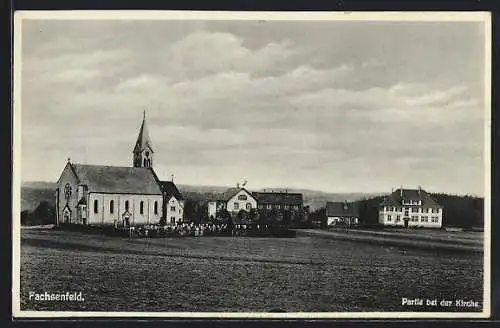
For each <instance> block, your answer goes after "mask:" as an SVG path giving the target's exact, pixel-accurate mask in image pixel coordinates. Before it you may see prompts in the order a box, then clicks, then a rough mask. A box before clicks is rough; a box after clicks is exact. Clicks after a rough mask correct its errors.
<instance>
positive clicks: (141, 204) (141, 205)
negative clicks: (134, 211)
mask: <svg viewBox="0 0 500 328" xmlns="http://www.w3.org/2000/svg"><path fill="white" fill-rule="evenodd" d="M139 212H140V213H141V214H144V202H143V201H142V200H141V202H140V204H139Z"/></svg>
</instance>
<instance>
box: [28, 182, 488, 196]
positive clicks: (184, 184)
mask: <svg viewBox="0 0 500 328" xmlns="http://www.w3.org/2000/svg"><path fill="white" fill-rule="evenodd" d="M161 181H167V180H161ZM168 181H170V180H168ZM24 183H54V184H56V183H57V181H47V180H21V186H22V184H24ZM174 183H175V184H176V185H178V186H190V187H208V188H235V186H228V185H205V184H188V183H176V182H175V181H174ZM240 187H241V186H240ZM402 187H403V189H405V188H404V186H402ZM241 188H243V187H241ZM400 188H401V186H400V187H398V188H394V189H392V190H391V191H325V190H322V189H311V188H305V187H304V188H301V187H299V188H290V187H279V188H277V187H261V188H255V189H254V188H248V190H252V191H263V190H268V189H270V190H271V192H284V191H285V190H307V191H312V192H321V193H325V194H369V195H374V194H376V195H381V196H382V195H389V194H391V193H392V192H394V191H395V190H398V189H400ZM245 189H246V188H245ZM406 189H418V186H417V187H416V188H406ZM422 189H423V190H424V191H426V192H428V193H430V194H445V195H451V196H471V197H479V198H486V197H485V196H484V195H479V194H476V193H456V192H449V191H431V192H430V191H427V190H426V189H425V188H422Z"/></svg>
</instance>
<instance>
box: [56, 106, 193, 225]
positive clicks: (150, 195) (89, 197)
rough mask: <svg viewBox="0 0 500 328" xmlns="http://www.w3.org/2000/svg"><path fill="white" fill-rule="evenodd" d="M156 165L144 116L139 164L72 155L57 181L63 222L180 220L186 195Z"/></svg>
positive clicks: (135, 159)
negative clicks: (75, 159)
mask: <svg viewBox="0 0 500 328" xmlns="http://www.w3.org/2000/svg"><path fill="white" fill-rule="evenodd" d="M152 165H153V148H152V145H151V140H150V138H149V134H148V129H147V126H146V117H145V116H144V119H143V121H142V125H141V129H140V132H139V136H138V138H137V142H136V144H135V147H134V150H133V167H118V166H103V165H86V164H85V165H84V164H76V163H71V162H70V161H69V160H68V163H67V164H66V166H65V167H64V169H63V172H62V173H61V176H60V178H59V180H58V181H57V190H56V220H57V224H58V225H59V224H60V223H74V224H89V225H126V226H128V225H139V224H158V223H160V219H161V218H165V219H166V221H167V222H178V221H180V220H181V219H182V217H183V207H184V204H183V198H182V195H181V194H180V193H179V191H178V190H177V187H176V186H175V184H174V183H173V182H171V181H167V182H165V181H160V180H159V179H158V177H157V175H156V174H155V172H154V170H153V168H152ZM164 204H169V206H168V207H167V206H165V205H164ZM174 208H175V210H173V211H171V209H174Z"/></svg>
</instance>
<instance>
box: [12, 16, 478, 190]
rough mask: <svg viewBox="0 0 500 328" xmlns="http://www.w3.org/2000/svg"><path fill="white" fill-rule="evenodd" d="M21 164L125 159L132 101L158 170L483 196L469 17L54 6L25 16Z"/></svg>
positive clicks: (259, 183)
mask: <svg viewBox="0 0 500 328" xmlns="http://www.w3.org/2000/svg"><path fill="white" fill-rule="evenodd" d="M21 33H22V41H21V42H22V44H21V45H22V48H21V49H22V50H21V60H22V68H21V125H22V136H21V156H22V157H21V178H22V180H23V181H56V180H57V179H58V178H59V175H60V174H61V172H62V170H63V168H64V166H65V164H66V161H67V158H71V161H72V162H74V163H86V164H99V165H116V166H131V165H132V150H133V147H134V144H135V141H136V139H137V135H138V131H139V128H140V124H141V121H142V116H143V111H144V110H145V111H146V119H147V124H148V128H149V132H150V136H151V139H152V144H153V149H154V152H155V153H154V163H153V167H154V169H155V171H156V172H157V174H158V175H159V177H160V178H161V179H170V176H171V175H172V174H173V175H174V177H175V181H176V183H178V184H192V185H216V186H235V185H236V183H238V182H241V181H243V180H247V181H248V184H247V187H248V188H249V189H260V188H271V187H272V188H277V187H281V188H303V189H314V190H321V191H326V192H389V191H390V190H391V189H392V188H398V187H400V186H403V187H408V188H411V187H417V186H422V187H423V188H424V189H426V190H429V191H433V192H449V193H455V194H474V195H483V193H484V191H483V190H484V182H483V181H484V178H483V177H484V154H483V153H484V129H485V123H487V122H486V121H485V120H486V115H485V110H484V106H485V100H484V90H485V85H484V78H485V77H484V72H485V68H484V67H485V66H484V65H485V62H484V56H485V54H484V26H483V24H482V23H480V22H404V21H400V22H387V21H386V22H380V21H379V22H376V21H314V20H310V21H273V20H267V21H253V20H240V21H235V20H220V21H213V20H208V21H207V20H155V21H151V20H104V19H103V20H84V19H81V20H54V19H38V20H36V19H29V20H24V21H23V25H22V32H21Z"/></svg>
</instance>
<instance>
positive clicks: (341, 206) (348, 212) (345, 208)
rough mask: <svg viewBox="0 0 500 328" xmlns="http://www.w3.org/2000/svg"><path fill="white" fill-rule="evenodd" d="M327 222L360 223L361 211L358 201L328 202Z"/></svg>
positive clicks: (331, 224)
mask: <svg viewBox="0 0 500 328" xmlns="http://www.w3.org/2000/svg"><path fill="white" fill-rule="evenodd" d="M326 224H327V226H333V225H348V226H352V225H357V224H359V211H358V206H357V204H356V203H348V202H347V201H344V202H327V203H326Z"/></svg>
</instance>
